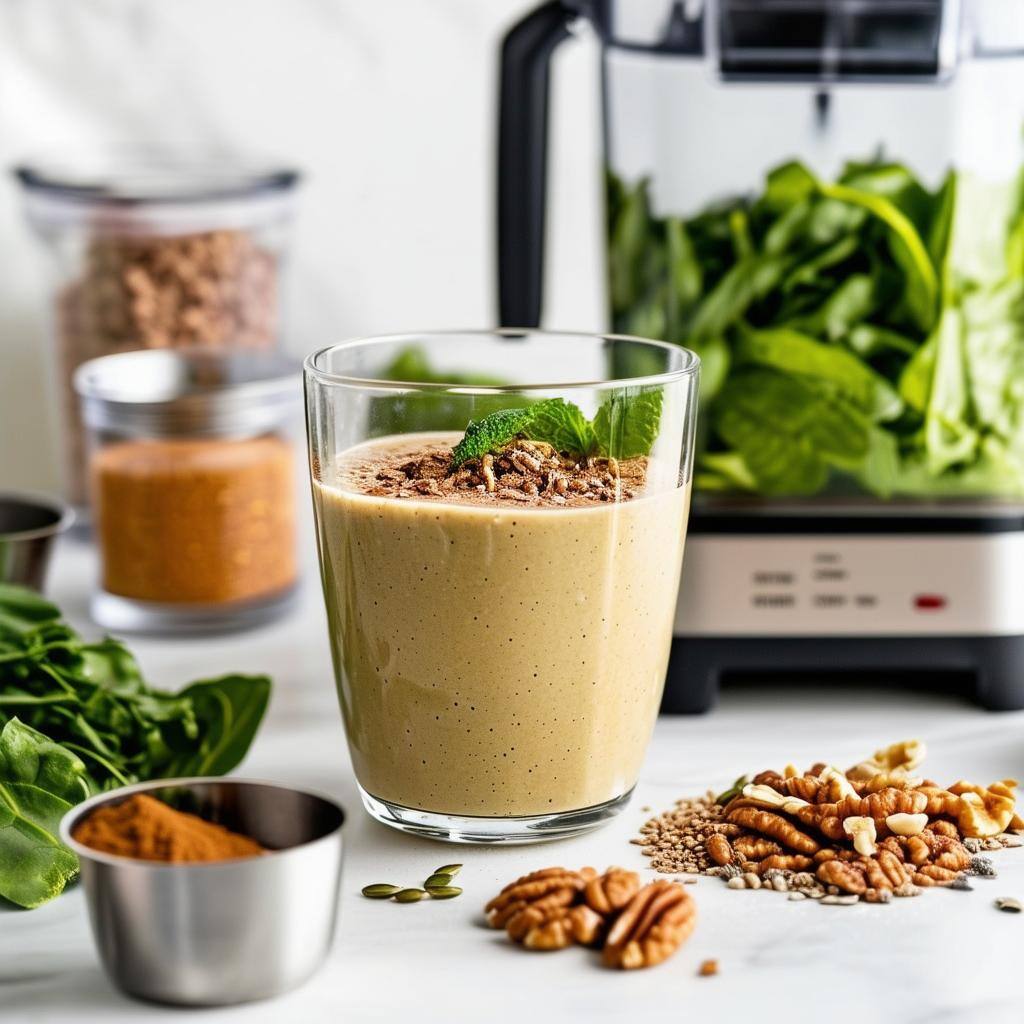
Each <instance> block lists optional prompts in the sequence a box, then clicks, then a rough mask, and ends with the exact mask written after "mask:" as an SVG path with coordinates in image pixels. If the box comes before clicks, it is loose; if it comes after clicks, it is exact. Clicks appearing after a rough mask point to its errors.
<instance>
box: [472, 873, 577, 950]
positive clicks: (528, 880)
mask: <svg viewBox="0 0 1024 1024" xmlns="http://www.w3.org/2000/svg"><path fill="white" fill-rule="evenodd" d="M594 874H595V872H594V870H593V868H589V869H587V868H585V869H584V871H567V870H566V869H565V868H544V869H543V870H541V871H534V872H532V873H531V874H529V875H523V877H522V878H518V879H516V881H514V882H511V883H510V884H509V885H506V886H505V888H504V889H502V890H501V892H500V893H498V895H497V896H495V897H494V899H492V900H491V901H490V902H489V903H488V904H487V906H486V907H484V913H485V914H486V915H487V923H488V924H489V925H490V926H491V927H492V928H506V929H508V933H509V935H510V936H511V937H512V938H513V939H515V940H516V941H519V940H520V939H521V938H522V937H523V936H524V935H525V934H526V933H527V932H528V931H529V930H530V928H532V927H534V926H535V925H536V924H537V923H539V922H538V920H537V918H536V915H535V914H533V915H525V916H520V915H524V912H525V911H527V910H528V909H530V908H533V909H535V910H537V911H538V912H540V914H541V920H546V914H547V911H548V910H550V909H551V908H554V907H567V906H569V905H570V904H572V903H574V902H575V901H576V894H577V893H578V892H579V891H580V890H581V889H583V887H584V886H585V885H586V884H587V882H588V881H589V880H590V879H591V878H593V877H594ZM513 932H515V934H513Z"/></svg>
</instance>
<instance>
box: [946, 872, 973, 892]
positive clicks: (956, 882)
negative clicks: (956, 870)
mask: <svg viewBox="0 0 1024 1024" xmlns="http://www.w3.org/2000/svg"><path fill="white" fill-rule="evenodd" d="M948 888H950V889H956V890H957V891H958V892H974V886H973V885H971V883H970V882H969V881H968V880H967V876H966V875H957V876H956V878H954V879H953V881H952V882H950V883H949V886H948Z"/></svg>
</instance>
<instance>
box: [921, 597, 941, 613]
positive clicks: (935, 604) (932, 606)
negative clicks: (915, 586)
mask: <svg viewBox="0 0 1024 1024" xmlns="http://www.w3.org/2000/svg"><path fill="white" fill-rule="evenodd" d="M914 607H915V608H920V609H921V611H924V612H936V611H938V610H939V609H940V608H945V607H946V599H945V598H944V597H943V596H942V595H941V594H918V595H917V597H915V598H914Z"/></svg>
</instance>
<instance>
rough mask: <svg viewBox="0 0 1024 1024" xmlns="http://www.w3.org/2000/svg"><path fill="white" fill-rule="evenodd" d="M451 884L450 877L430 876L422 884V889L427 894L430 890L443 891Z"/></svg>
mask: <svg viewBox="0 0 1024 1024" xmlns="http://www.w3.org/2000/svg"><path fill="white" fill-rule="evenodd" d="M451 884H452V876H451V875H442V874H440V873H438V874H436V875H431V876H430V877H429V878H428V879H427V880H426V881H425V882H424V883H423V888H424V889H426V890H427V891H428V892H429V891H430V890H431V889H443V888H444V887H445V886H446V885H451Z"/></svg>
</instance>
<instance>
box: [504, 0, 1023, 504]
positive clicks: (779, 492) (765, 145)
mask: <svg viewBox="0 0 1024 1024" xmlns="http://www.w3.org/2000/svg"><path fill="white" fill-rule="evenodd" d="M580 16H586V17H588V18H589V19H590V20H591V21H592V22H593V23H594V25H595V26H596V28H597V31H598V33H599V35H600V37H601V41H602V90H603V100H604V137H605V153H604V163H605V174H606V180H607V206H606V214H607V270H608V307H609V319H610V322H611V326H612V329H613V330H615V331H618V332H622V333H628V334H635V335H640V336H645V337H654V338H662V339H666V340H669V341H673V342H677V343H680V344H683V343H685V344H686V345H687V346H688V347H690V348H692V349H694V350H695V351H696V352H697V353H698V354H699V355H700V356H701V358H702V362H703V367H704V372H703V374H702V381H701V406H702V432H701V439H700V441H699V443H700V445H701V449H702V451H701V455H700V459H699V464H698V473H697V476H696V477H695V486H696V487H697V489H698V490H701V491H704V492H705V493H707V492H726V493H728V494H736V493H742V494H747V495H752V496H758V497H765V496H766V497H808V496H817V495H846V496H849V495H869V496H873V497H875V498H883V499H885V498H891V497H905V498H933V497H939V498H955V497H964V498H970V497H994V496H1002V497H1008V498H1020V497H1022V496H1024V176H1022V173H1021V172H1022V168H1024V137H1022V126H1024V12H1022V11H1021V10H1020V9H1019V5H1016V4H1005V3H1001V2H1000V0H963V2H954V0H947V2H942V0H883V2H871V0H807V2H801V3H799V4H794V3H792V2H788V0H758V2H756V3H755V2H752V0H717V2H715V0H704V2H701V0H696V2H693V0H691V2H685V3H684V2H670V0H603V2H597V0H595V2H593V3H570V2H552V3H546V4H544V5H542V6H541V7H539V8H537V9H536V10H535V11H534V12H533V13H531V14H530V15H529V16H528V17H527V18H526V19H524V20H523V21H522V22H520V24H519V25H517V26H516V27H515V28H514V29H513V30H512V31H511V32H510V34H509V35H508V37H507V38H506V41H505V46H504V50H503V67H502V110H501V114H502V118H501V135H500V160H499V168H500V172H499V173H500V180H499V236H500V237H499V269H500V274H501V278H500V295H501V322H502V323H504V324H508V325H510V326H511V325H520V326H529V325H533V324H536V323H537V322H538V319H539V316H540V305H541V280H542V252H543V218H544V145H545V134H546V122H545V112H546V91H547V66H548V59H549V57H550V54H551V52H552V50H553V49H554V47H555V46H556V45H557V43H559V42H560V41H561V40H562V39H564V38H566V37H567V36H568V35H569V34H570V30H571V28H572V25H573V22H574V20H575V19H576V18H578V17H580Z"/></svg>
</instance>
